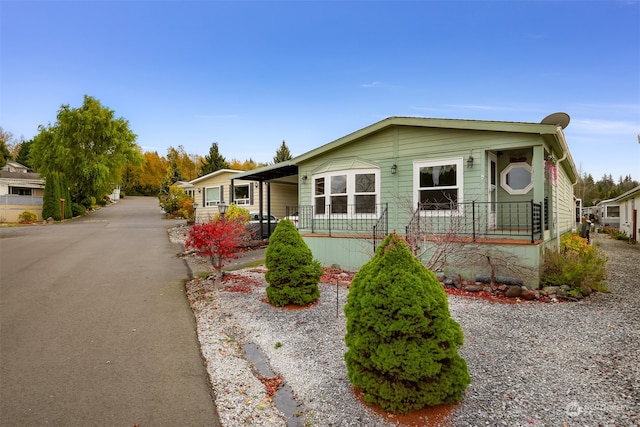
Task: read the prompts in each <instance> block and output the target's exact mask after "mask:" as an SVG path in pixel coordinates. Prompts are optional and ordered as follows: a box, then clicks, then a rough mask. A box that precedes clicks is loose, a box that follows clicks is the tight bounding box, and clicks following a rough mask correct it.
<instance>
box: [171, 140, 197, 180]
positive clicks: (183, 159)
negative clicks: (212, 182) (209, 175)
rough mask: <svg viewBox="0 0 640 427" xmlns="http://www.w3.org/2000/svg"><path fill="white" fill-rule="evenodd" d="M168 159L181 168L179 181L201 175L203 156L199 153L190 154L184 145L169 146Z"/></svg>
mask: <svg viewBox="0 0 640 427" xmlns="http://www.w3.org/2000/svg"><path fill="white" fill-rule="evenodd" d="M167 160H168V161H169V163H170V164H172V165H175V166H176V167H177V168H178V169H179V170H180V179H179V181H191V180H192V179H195V178H197V177H198V176H199V173H200V164H201V163H202V158H201V157H200V156H198V155H197V154H188V153H187V152H186V150H185V149H184V147H183V146H182V145H178V148H177V149H176V148H173V147H169V149H168V150H167Z"/></svg>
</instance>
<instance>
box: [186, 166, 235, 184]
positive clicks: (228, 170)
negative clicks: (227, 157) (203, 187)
mask: <svg viewBox="0 0 640 427" xmlns="http://www.w3.org/2000/svg"><path fill="white" fill-rule="evenodd" d="M238 172H242V171H240V170H236V169H218V170H217V171H214V172H211V173H208V174H206V175H203V176H199V177H198V178H196V179H192V180H191V181H189V184H196V183H198V182H200V181H204V180H207V179H209V178H213V177H214V176H218V175H222V174H225V173H227V174H229V173H231V174H235V173H238Z"/></svg>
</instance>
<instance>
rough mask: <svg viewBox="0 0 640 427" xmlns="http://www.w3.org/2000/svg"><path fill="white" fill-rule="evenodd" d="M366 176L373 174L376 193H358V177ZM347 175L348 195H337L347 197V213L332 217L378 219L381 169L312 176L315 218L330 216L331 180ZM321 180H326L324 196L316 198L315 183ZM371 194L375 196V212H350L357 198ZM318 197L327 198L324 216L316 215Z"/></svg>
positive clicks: (351, 170) (341, 171) (342, 171)
mask: <svg viewBox="0 0 640 427" xmlns="http://www.w3.org/2000/svg"><path fill="white" fill-rule="evenodd" d="M364 174H373V175H374V178H375V184H374V185H375V193H356V191H355V190H356V175H364ZM340 175H345V176H346V180H347V183H346V184H347V192H346V193H336V194H335V196H347V213H346V214H342V213H331V217H344V218H347V217H359V218H366V217H376V216H377V215H378V212H377V210H378V205H379V203H380V169H349V170H340V171H330V172H324V173H320V174H316V175H312V176H311V199H312V203H313V212H314V216H316V217H318V218H324V217H326V216H328V215H329V205H330V204H331V202H330V200H331V196H332V193H331V178H332V177H335V176H340ZM319 178H324V195H322V196H316V194H315V183H316V180H317V179H319ZM365 194H371V195H375V203H374V212H372V213H354V212H349V207H350V206H355V204H356V201H355V198H356V196H359V195H365ZM316 197H324V198H325V207H324V214H316V213H315V212H316Z"/></svg>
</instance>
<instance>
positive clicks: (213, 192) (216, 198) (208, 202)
mask: <svg viewBox="0 0 640 427" xmlns="http://www.w3.org/2000/svg"><path fill="white" fill-rule="evenodd" d="M221 193H222V190H221V188H220V187H208V188H205V189H204V194H205V197H204V205H205V206H216V205H218V204H219V203H220V201H221V198H220V194H221Z"/></svg>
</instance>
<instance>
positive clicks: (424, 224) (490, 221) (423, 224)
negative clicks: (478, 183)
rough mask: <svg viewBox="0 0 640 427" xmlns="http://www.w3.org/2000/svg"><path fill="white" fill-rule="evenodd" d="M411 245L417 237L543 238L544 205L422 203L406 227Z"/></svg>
mask: <svg viewBox="0 0 640 427" xmlns="http://www.w3.org/2000/svg"><path fill="white" fill-rule="evenodd" d="M406 234H407V240H408V241H415V239H416V238H417V237H418V236H429V235H434V236H442V235H449V236H460V237H471V239H472V240H473V241H474V242H475V241H477V239H479V238H518V239H523V238H527V239H530V241H531V243H533V242H534V241H535V240H536V238H540V239H541V238H542V205H541V204H540V203H534V202H533V201H523V202H465V203H421V204H419V205H418V207H417V209H416V210H415V212H414V214H413V217H412V218H411V221H410V222H409V225H407V227H406Z"/></svg>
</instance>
